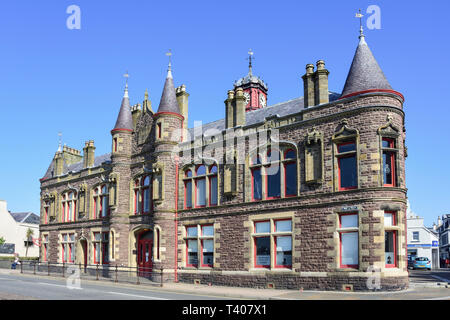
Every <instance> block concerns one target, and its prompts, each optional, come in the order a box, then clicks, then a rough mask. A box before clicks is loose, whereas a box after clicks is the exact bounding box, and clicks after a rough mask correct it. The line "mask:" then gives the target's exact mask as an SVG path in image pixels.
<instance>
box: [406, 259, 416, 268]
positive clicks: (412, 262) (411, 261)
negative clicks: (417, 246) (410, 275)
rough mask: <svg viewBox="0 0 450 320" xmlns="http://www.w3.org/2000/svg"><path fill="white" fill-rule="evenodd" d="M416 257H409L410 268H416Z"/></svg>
mask: <svg viewBox="0 0 450 320" xmlns="http://www.w3.org/2000/svg"><path fill="white" fill-rule="evenodd" d="M415 261H416V259H415V258H414V257H408V269H414V262H415Z"/></svg>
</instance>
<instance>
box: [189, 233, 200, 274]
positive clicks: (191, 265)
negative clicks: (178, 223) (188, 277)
mask: <svg viewBox="0 0 450 320" xmlns="http://www.w3.org/2000/svg"><path fill="white" fill-rule="evenodd" d="M197 239H198V238H196V239H193V238H192V239H186V267H193V268H197V267H198V262H199V261H198V241H197ZM190 241H195V242H196V243H197V264H190V263H189V242H190Z"/></svg>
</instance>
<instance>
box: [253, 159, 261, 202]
mask: <svg viewBox="0 0 450 320" xmlns="http://www.w3.org/2000/svg"><path fill="white" fill-rule="evenodd" d="M255 171H259V175H260V177H261V199H256V198H255V178H254V174H255ZM251 172H252V201H261V200H262V199H263V194H262V184H263V179H262V171H261V167H257V168H252V169H251Z"/></svg>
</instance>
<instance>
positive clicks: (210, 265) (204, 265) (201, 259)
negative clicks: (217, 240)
mask: <svg viewBox="0 0 450 320" xmlns="http://www.w3.org/2000/svg"><path fill="white" fill-rule="evenodd" d="M205 240H206V241H212V242H213V248H214V239H201V240H200V266H201V267H210V268H212V267H213V266H214V250H213V263H212V264H203V241H205Z"/></svg>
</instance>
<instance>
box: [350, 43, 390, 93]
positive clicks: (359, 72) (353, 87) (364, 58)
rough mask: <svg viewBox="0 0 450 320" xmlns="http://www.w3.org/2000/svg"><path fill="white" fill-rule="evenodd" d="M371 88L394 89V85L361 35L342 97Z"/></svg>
mask: <svg viewBox="0 0 450 320" xmlns="http://www.w3.org/2000/svg"><path fill="white" fill-rule="evenodd" d="M370 89H386V90H392V87H391V85H390V84H389V82H388V81H387V79H386V77H385V76H384V73H383V71H382V70H381V68H380V66H379V65H378V62H377V61H376V60H375V57H374V56H373V54H372V51H371V50H370V48H369V46H368V45H367V43H366V41H365V39H364V36H361V37H360V41H359V44H358V47H357V48H356V52H355V56H354V57H353V62H352V65H351V67H350V71H349V73H348V76H347V80H346V81H345V85H344V89H343V90H342V97H344V96H347V95H349V94H351V93H355V92H361V91H366V90H370Z"/></svg>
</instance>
